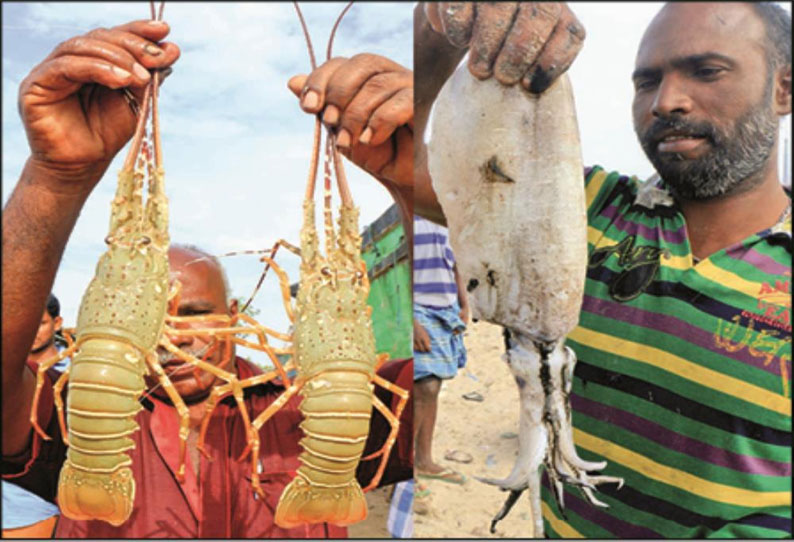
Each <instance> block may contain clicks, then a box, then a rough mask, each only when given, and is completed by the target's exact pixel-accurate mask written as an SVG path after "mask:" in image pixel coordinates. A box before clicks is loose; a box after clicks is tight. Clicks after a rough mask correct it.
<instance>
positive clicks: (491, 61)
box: [424, 2, 585, 93]
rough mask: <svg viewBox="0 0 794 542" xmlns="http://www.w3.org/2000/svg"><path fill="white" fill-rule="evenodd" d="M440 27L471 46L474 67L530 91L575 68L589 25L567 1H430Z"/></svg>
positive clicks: (431, 16)
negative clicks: (585, 26) (585, 27)
mask: <svg viewBox="0 0 794 542" xmlns="http://www.w3.org/2000/svg"><path fill="white" fill-rule="evenodd" d="M424 10H425V15H426V17H427V20H428V22H429V23H430V26H431V27H432V28H433V30H434V31H436V32H438V33H440V34H443V35H444V36H446V38H447V40H448V41H449V42H450V43H451V44H452V45H454V46H456V47H461V48H462V47H469V60H468V66H469V71H470V72H471V73H472V75H474V76H475V77H477V78H478V79H488V78H489V77H492V76H493V77H494V78H495V79H496V80H497V81H499V82H500V83H502V84H505V85H514V84H516V83H519V82H520V83H521V86H522V87H524V88H525V89H527V90H529V91H530V92H534V93H540V92H543V91H544V90H546V89H547V88H548V87H549V86H551V84H552V83H553V82H554V81H555V80H556V78H557V77H558V76H559V75H561V74H562V73H564V72H565V71H566V70H567V69H568V67H570V65H571V63H572V62H573V60H574V58H576V55H577V54H578V53H579V50H580V49H581V48H582V43H583V41H584V38H585V30H584V27H583V26H582V24H581V23H580V22H579V21H578V20H577V19H576V16H575V15H574V14H573V12H571V10H570V9H569V8H568V6H567V5H566V4H565V3H562V2H475V3H470V2H426V3H425V4H424Z"/></svg>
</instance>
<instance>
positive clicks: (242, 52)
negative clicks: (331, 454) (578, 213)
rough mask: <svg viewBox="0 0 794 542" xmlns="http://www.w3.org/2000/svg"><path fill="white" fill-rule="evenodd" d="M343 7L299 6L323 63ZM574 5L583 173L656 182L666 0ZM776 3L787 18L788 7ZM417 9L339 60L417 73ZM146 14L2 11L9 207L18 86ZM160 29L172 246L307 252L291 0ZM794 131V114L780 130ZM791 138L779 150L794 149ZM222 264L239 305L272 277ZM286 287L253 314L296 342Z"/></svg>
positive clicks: (73, 265) (78, 290)
mask: <svg viewBox="0 0 794 542" xmlns="http://www.w3.org/2000/svg"><path fill="white" fill-rule="evenodd" d="M343 5H344V4H343V3H311V4H309V3H307V4H304V5H303V11H304V15H305V17H306V19H307V24H308V26H309V31H310V33H311V35H312V38H313V41H314V47H315V50H316V51H317V54H318V55H322V54H324V53H323V51H324V50H325V45H326V42H327V37H328V32H329V31H330V27H331V25H332V24H333V21H334V20H335V18H336V16H337V14H338V13H339V11H340V10H341V8H342V7H343ZM570 5H571V8H572V9H573V11H574V13H575V14H576V15H577V17H578V18H579V20H580V21H581V22H582V24H583V25H584V26H585V28H586V30H587V38H586V40H585V46H584V48H583V49H582V51H581V52H580V54H579V56H578V58H577V59H576V61H575V62H574V64H573V66H572V67H571V69H570V71H569V74H570V76H571V81H572V84H573V87H574V93H575V100H576V106H577V111H578V119H579V128H580V132H581V140H582V152H583V158H584V163H585V164H587V165H593V164H600V165H603V166H604V167H606V168H607V169H610V170H619V171H621V172H623V173H628V174H636V175H638V176H639V177H641V178H647V177H649V176H650V175H651V174H652V173H653V168H652V166H651V165H650V163H649V162H648V161H647V159H646V158H645V155H644V154H643V152H642V150H641V148H640V146H639V144H638V143H637V140H636V136H635V134H634V130H633V127H632V121H631V100H632V95H633V88H632V84H631V71H632V70H633V67H634V57H635V54H636V50H637V46H638V44H639V42H640V38H641V36H642V33H643V31H644V30H645V28H646V26H647V24H648V23H649V22H650V20H651V19H652V18H653V16H654V15H655V13H656V12H657V11H658V10H659V8H660V7H661V5H662V3H658V2H636V3H629V2H598V3H596V2H572V3H571V4H570ZM781 5H783V6H784V7H785V8H786V9H788V10H790V6H789V5H788V4H786V3H781ZM412 9H413V5H412V4H408V3H377V4H367V3H357V4H355V5H354V7H353V8H352V9H351V10H350V11H349V12H348V14H347V16H346V17H345V19H344V20H343V22H342V24H341V26H340V28H339V30H338V33H337V37H336V40H335V45H334V54H335V55H340V56H351V55H353V54H356V53H359V52H372V53H377V54H381V55H384V56H387V57H389V58H391V59H392V60H394V61H396V62H398V63H400V64H402V65H404V66H406V67H409V68H410V67H411V65H412V56H413V46H412V24H413V23H412ZM148 14H149V7H148V3H143V2H131V3H50V4H47V3H8V2H3V4H2V15H3V17H2V21H3V22H2V30H3V31H2V45H3V47H2V59H3V63H2V73H3V87H2V90H3V92H2V100H3V104H2V107H3V116H2V119H3V120H2V122H3V127H2V129H3V133H2V135H3V142H2V150H3V158H2V176H3V179H2V180H3V183H2V195H3V204H4V205H5V202H6V200H7V198H8V196H9V194H10V193H11V191H12V190H13V187H14V185H15V184H16V182H17V179H18V178H19V174H20V172H21V170H22V166H23V165H24V163H25V160H26V159H27V156H28V147H27V140H26V138H25V134H24V129H23V128H22V125H21V121H20V119H19V115H18V113H17V107H16V99H17V90H18V87H19V83H20V82H21V80H22V79H23V78H24V77H25V75H26V74H27V73H28V72H29V71H30V69H31V68H33V67H34V66H35V65H36V64H37V63H38V62H40V61H41V60H42V59H43V58H44V57H45V56H46V55H47V54H49V52H50V51H51V50H52V49H53V48H54V47H55V46H56V45H57V44H58V43H60V42H62V41H64V40H65V39H68V38H70V37H72V36H75V35H79V34H82V33H85V32H87V31H89V30H91V29H93V28H96V27H100V26H103V27H112V26H115V25H118V24H123V23H125V22H128V21H130V20H133V19H143V18H148ZM164 18H165V20H166V21H168V23H169V24H170V26H171V29H172V31H171V34H170V35H169V37H168V39H169V40H170V41H173V42H175V43H177V44H178V45H179V46H180V47H181V49H182V57H181V58H180V60H179V61H178V62H177V63H176V65H175V66H174V73H173V74H172V75H171V76H170V77H169V78H168V80H167V82H166V83H165V84H164V85H163V89H162V91H161V93H160V115H161V129H162V133H163V136H162V138H163V156H164V158H163V160H164V166H165V172H166V193H167V195H168V197H169V200H170V219H171V221H170V231H171V240H172V242H182V243H191V244H196V245H199V246H201V247H203V248H204V249H206V250H208V251H209V252H211V253H213V254H223V253H226V252H230V251H241V250H256V249H263V248H268V247H270V246H271V245H272V244H273V242H275V241H276V240H277V239H279V238H284V239H286V240H288V241H292V242H297V239H298V232H299V229H300V217H301V200H302V197H303V193H302V192H303V188H304V183H305V181H306V174H307V171H308V163H309V154H310V150H311V138H312V127H313V120H312V118H311V117H310V116H309V115H306V114H305V113H303V112H302V111H301V110H300V108H299V107H298V106H297V100H296V99H295V98H294V97H293V96H292V94H291V93H290V92H289V90H288V89H287V86H286V82H287V80H288V79H289V78H290V77H291V76H292V75H295V74H297V73H307V72H308V71H309V60H308V53H307V51H306V45H305V42H304V39H303V35H302V32H301V30H300V25H299V22H298V18H297V16H296V14H295V11H294V9H293V7H292V5H291V4H290V3H284V4H276V3H232V2H224V3H222V4H221V3H167V4H166V6H165V12H164ZM790 130H791V117H790V116H789V117H786V120H785V122H784V123H783V125H782V127H781V131H782V133H784V134H789V133H790ZM788 137H789V136H787V138H788ZM783 139H784V138H781V145H783V144H787V145H790V144H791V143H790V139H786V141H785V142H784V141H783ZM125 150H126V149H125ZM124 154H125V152H124V151H122V152H121V153H119V156H118V157H117V159H116V161H114V163H113V164H112V165H111V167H110V168H109V169H108V172H107V174H106V175H105V178H104V179H103V180H102V181H101V182H100V184H99V185H98V187H97V188H96V189H95V190H94V192H93V193H92V195H91V197H90V198H89V200H88V202H87V203H86V206H85V208H84V209H83V212H82V214H81V216H80V219H79V220H78V222H77V225H76V226H75V229H74V232H73V234H72V237H71V238H70V240H69V243H68V245H67V247H66V251H65V253H64V257H63V260H62V264H61V268H60V269H59V271H58V275H57V277H56V280H55V285H54V288H53V292H54V293H55V294H56V295H57V296H58V297H59V298H60V300H61V306H62V314H63V316H64V321H65V323H66V325H67V326H70V325H74V323H75V321H76V315H77V309H78V306H79V303H80V298H81V297H82V293H83V291H84V290H85V288H86V286H87V285H88V282H89V281H90V279H91V277H92V276H93V272H94V267H95V265H96V262H97V260H98V259H99V256H100V255H101V253H102V252H103V251H104V250H105V245H104V243H103V239H104V237H105V235H106V233H107V227H108V219H109V211H110V200H111V199H112V197H113V193H114V191H115V184H116V175H117V173H118V170H119V167H120V163H121V160H122V159H123V156H124ZM781 154H782V153H781ZM781 161H782V157H781ZM346 171H347V172H348V176H349V178H350V182H351V189H352V193H353V197H354V199H355V200H356V203H357V204H358V205H359V206H360V207H361V221H360V225H361V227H362V228H363V227H364V226H365V225H366V224H369V223H370V222H372V221H373V220H374V219H376V218H377V217H378V216H379V215H380V214H381V213H382V212H383V211H384V210H385V209H386V208H387V207H388V206H389V205H390V204H391V199H390V197H389V195H388V193H387V192H386V190H385V189H383V188H382V187H381V186H380V184H378V183H377V182H375V181H374V180H373V179H372V178H371V177H369V176H368V175H366V174H365V173H363V172H361V171H360V170H358V169H357V168H356V167H355V166H353V165H348V167H347V168H346ZM789 183H790V180H789ZM222 262H223V264H224V266H225V268H226V270H227V273H228V276H229V281H230V284H231V290H232V295H234V296H236V297H245V298H246V299H247V297H248V295H249V294H250V293H251V292H252V290H253V288H254V286H255V284H256V282H257V280H258V277H259V274H260V272H261V265H260V264H259V262H258V260H257V258H256V257H252V256H235V257H227V258H223V260H222ZM280 262H281V263H282V265H283V267H284V268H285V269H286V270H287V272H288V273H289V275H290V278H291V280H292V282H295V281H297V279H298V273H297V266H298V261H297V258H296V257H294V256H292V255H291V254H287V253H284V254H283V257H281V258H280ZM275 278H276V277H275V275H270V276H268V280H267V281H266V284H265V285H264V286H263V289H262V290H261V291H260V293H259V294H258V295H257V298H256V300H255V301H254V307H255V308H257V309H259V310H260V313H259V315H258V316H257V318H258V319H259V320H260V321H261V322H262V323H263V324H265V325H267V326H269V327H273V328H275V329H278V330H283V331H286V330H287V327H288V320H287V318H286V315H285V313H284V310H283V307H282V305H281V301H280V293H279V289H278V285H277V281H276V280H275Z"/></svg>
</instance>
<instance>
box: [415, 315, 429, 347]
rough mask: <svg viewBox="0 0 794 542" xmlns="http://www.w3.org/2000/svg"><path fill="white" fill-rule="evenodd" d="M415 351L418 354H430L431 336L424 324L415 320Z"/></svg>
mask: <svg viewBox="0 0 794 542" xmlns="http://www.w3.org/2000/svg"><path fill="white" fill-rule="evenodd" d="M414 350H416V351H417V352H430V335H428V333H427V330H426V329H425V328H424V327H422V324H420V323H418V322H417V321H416V320H414Z"/></svg>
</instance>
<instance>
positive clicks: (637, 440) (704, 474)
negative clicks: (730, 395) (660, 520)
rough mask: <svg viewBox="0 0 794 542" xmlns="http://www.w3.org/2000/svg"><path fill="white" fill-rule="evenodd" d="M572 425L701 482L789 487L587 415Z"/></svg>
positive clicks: (781, 479) (766, 489) (779, 480)
mask: <svg viewBox="0 0 794 542" xmlns="http://www.w3.org/2000/svg"><path fill="white" fill-rule="evenodd" d="M654 421H656V420H654ZM657 423H658V421H657ZM574 426H575V427H580V428H582V429H583V430H585V431H587V432H588V433H591V434H593V435H595V436H597V437H601V438H603V439H605V440H608V441H610V442H620V443H621V446H623V447H624V448H627V449H629V450H631V451H634V452H637V453H639V454H641V455H644V456H645V457H649V458H653V460H654V461H656V462H657V463H661V464H662V465H667V466H668V467H671V468H673V469H676V470H680V471H683V472H688V473H689V474H692V475H694V476H697V477H698V478H702V479H704V480H710V481H712V482H716V483H719V484H722V485H727V486H733V487H737V488H743V489H748V490H753V491H759V492H777V491H786V490H788V489H789V488H790V487H791V480H790V479H788V478H785V477H782V476H766V475H762V474H749V473H743V472H739V471H736V470H733V469H729V468H727V467H722V466H720V465H715V464H713V463H709V462H707V461H702V460H700V459H698V458H695V457H692V456H690V455H687V454H685V453H681V452H678V451H675V450H671V449H670V448H667V447H665V446H662V445H660V444H659V443H657V442H654V441H652V440H649V439H646V438H645V437H642V436H640V435H637V434H635V433H633V432H631V431H628V430H626V429H623V428H621V427H618V426H614V425H612V424H609V423H606V422H603V421H601V420H598V419H596V418H591V417H590V416H586V415H585V414H582V413H581V412H577V421H576V422H575V423H574ZM612 463H614V461H612V462H610V465H612ZM642 479H643V480H644V479H645V478H644V477H643V478H642ZM638 481H639V480H638ZM654 483H658V482H654ZM636 487H639V486H636ZM676 487H680V489H687V488H686V487H684V486H676ZM693 499H694V500H704V501H708V502H709V503H710V505H711V506H714V503H712V502H711V501H710V500H708V499H706V498H705V497H701V496H694V495H693V496H690V497H689V499H688V500H693ZM716 506H717V507H718V508H719V507H722V506H725V505H724V504H722V503H717V504H716Z"/></svg>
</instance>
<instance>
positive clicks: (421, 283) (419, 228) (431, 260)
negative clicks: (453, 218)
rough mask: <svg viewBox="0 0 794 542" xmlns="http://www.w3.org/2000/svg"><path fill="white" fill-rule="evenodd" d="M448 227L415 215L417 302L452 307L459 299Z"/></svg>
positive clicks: (415, 289) (415, 292)
mask: <svg viewBox="0 0 794 542" xmlns="http://www.w3.org/2000/svg"><path fill="white" fill-rule="evenodd" d="M454 267H455V256H454V255H453V254H452V248H451V247H450V246H449V233H448V232H447V228H445V227H444V226H439V225H438V224H435V223H433V222H431V221H429V220H426V219H424V218H422V217H420V216H416V215H414V270H413V271H414V303H418V304H419V305H424V306H427V307H449V306H451V305H452V304H454V303H455V302H456V301H457V300H458V286H457V284H456V283H455V273H454V271H453V268H454Z"/></svg>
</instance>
